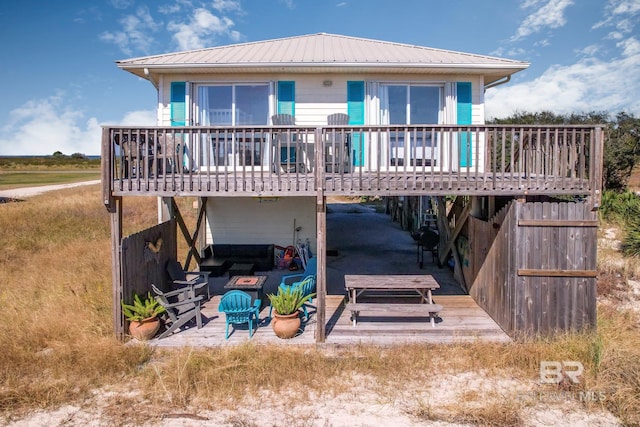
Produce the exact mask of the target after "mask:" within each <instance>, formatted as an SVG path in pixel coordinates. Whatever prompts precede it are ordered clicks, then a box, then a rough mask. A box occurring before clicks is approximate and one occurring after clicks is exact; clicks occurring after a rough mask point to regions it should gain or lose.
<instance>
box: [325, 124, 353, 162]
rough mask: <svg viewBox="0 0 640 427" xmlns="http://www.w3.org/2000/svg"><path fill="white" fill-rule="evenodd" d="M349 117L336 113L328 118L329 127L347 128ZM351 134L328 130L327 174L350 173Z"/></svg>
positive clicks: (326, 143) (326, 145)
mask: <svg viewBox="0 0 640 427" xmlns="http://www.w3.org/2000/svg"><path fill="white" fill-rule="evenodd" d="M348 124H349V115H348V114H345V113H334V114H330V115H328V116H327V125H329V126H346V125H348ZM349 142H350V134H349V133H348V132H347V131H344V130H328V134H327V139H326V141H325V153H324V156H325V168H326V171H327V172H339V173H344V172H349V171H350V168H349V163H350V160H349V159H350V156H349V152H350V150H351V149H350V143H349Z"/></svg>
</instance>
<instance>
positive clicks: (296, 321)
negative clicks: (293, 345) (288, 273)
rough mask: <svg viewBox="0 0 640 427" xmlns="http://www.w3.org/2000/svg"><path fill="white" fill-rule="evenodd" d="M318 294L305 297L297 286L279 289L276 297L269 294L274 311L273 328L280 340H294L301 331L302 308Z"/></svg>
mask: <svg viewBox="0 0 640 427" xmlns="http://www.w3.org/2000/svg"><path fill="white" fill-rule="evenodd" d="M315 295H316V294H315V293H312V294H308V295H304V294H303V292H302V289H301V288H299V287H296V286H289V287H287V288H284V289H283V288H278V293H277V294H276V295H274V294H269V295H268V297H269V300H270V301H271V308H272V309H273V310H274V312H273V317H272V321H271V327H272V328H273V331H274V332H275V333H276V336H278V337H280V338H293V337H294V336H295V335H296V334H297V333H298V330H299V329H300V311H299V310H300V308H301V307H302V305H303V304H304V303H305V302H307V301H309V300H310V299H312V298H313V297H314V296H315Z"/></svg>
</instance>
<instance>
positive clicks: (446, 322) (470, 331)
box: [149, 294, 510, 347]
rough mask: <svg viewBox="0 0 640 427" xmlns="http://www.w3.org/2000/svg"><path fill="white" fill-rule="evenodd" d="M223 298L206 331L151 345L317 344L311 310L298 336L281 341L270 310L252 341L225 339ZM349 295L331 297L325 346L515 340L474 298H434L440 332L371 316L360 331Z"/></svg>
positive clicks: (423, 321) (244, 332)
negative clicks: (347, 307)
mask: <svg viewBox="0 0 640 427" xmlns="http://www.w3.org/2000/svg"><path fill="white" fill-rule="evenodd" d="M220 298H221V296H220V295H216V296H214V297H212V298H211V300H210V301H208V302H207V303H206V304H205V305H204V308H203V315H204V316H205V317H206V319H208V320H206V321H205V325H204V326H203V328H202V329H196V328H195V325H194V326H193V327H192V328H190V329H186V330H184V331H181V332H179V333H176V334H173V335H171V336H169V337H167V338H164V339H162V340H158V339H154V340H152V341H149V344H150V345H152V346H156V347H218V346H228V345H239V344H243V343H247V342H251V343H253V344H258V345H260V344H263V345H264V344H276V345H315V344H316V342H315V330H316V316H315V313H314V310H313V309H310V310H309V311H310V320H309V321H308V322H307V323H306V324H305V325H304V331H303V332H302V333H301V334H299V335H298V336H296V337H294V338H292V339H289V340H283V339H280V338H278V337H276V336H275V334H274V332H273V329H272V328H271V326H270V325H269V324H268V322H267V321H265V320H266V319H267V318H268V316H269V308H268V307H266V308H263V309H262V311H261V313H260V319H261V325H260V327H258V329H257V330H256V331H254V334H253V338H251V339H249V332H248V329H247V326H246V325H241V326H240V327H239V328H237V329H234V330H233V333H231V336H230V337H229V339H228V340H226V339H225V318H224V314H221V313H219V312H218V304H219V302H220ZM344 299H345V297H344V296H341V295H328V296H327V316H326V318H327V328H326V329H327V338H326V341H325V344H324V345H329V346H330V345H355V344H370V345H383V346H388V345H397V344H405V343H433V344H446V343H453V342H468V341H476V340H479V341H497V342H507V341H509V340H510V338H509V337H508V336H507V334H505V333H504V332H503V331H502V329H500V327H499V326H498V325H497V324H496V323H495V322H494V321H493V320H492V319H491V317H489V315H488V314H487V313H486V312H485V311H484V310H482V309H481V308H480V307H479V306H478V305H477V304H476V303H475V301H473V299H472V298H471V297H470V296H468V295H437V294H436V295H434V297H433V299H434V301H435V302H437V303H438V304H441V305H442V306H444V310H443V311H442V313H440V317H439V318H438V319H437V321H436V327H435V328H433V327H431V324H430V323H429V319H428V318H417V317H407V316H398V315H397V314H393V315H391V316H388V315H385V316H367V315H366V314H365V313H362V314H361V316H360V318H361V321H360V322H358V325H357V326H356V327H354V326H353V324H352V323H351V320H350V313H349V312H348V311H346V310H344Z"/></svg>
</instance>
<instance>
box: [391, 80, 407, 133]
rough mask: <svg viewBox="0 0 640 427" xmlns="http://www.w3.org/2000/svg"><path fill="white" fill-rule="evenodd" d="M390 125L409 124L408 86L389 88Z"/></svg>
mask: <svg viewBox="0 0 640 427" xmlns="http://www.w3.org/2000/svg"><path fill="white" fill-rule="evenodd" d="M388 88H389V89H388V94H389V124H392V125H405V124H407V86H389V87H388Z"/></svg>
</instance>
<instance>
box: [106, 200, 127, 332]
mask: <svg viewBox="0 0 640 427" xmlns="http://www.w3.org/2000/svg"><path fill="white" fill-rule="evenodd" d="M110 206H111V207H112V209H111V210H109V219H110V223H111V280H112V283H113V292H112V295H113V302H112V305H113V307H112V308H113V310H112V311H113V331H114V332H115V334H116V337H117V338H118V339H120V340H123V339H124V335H125V330H124V316H123V314H122V306H121V305H120V301H122V289H123V283H122V197H112V203H111V205H110Z"/></svg>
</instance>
